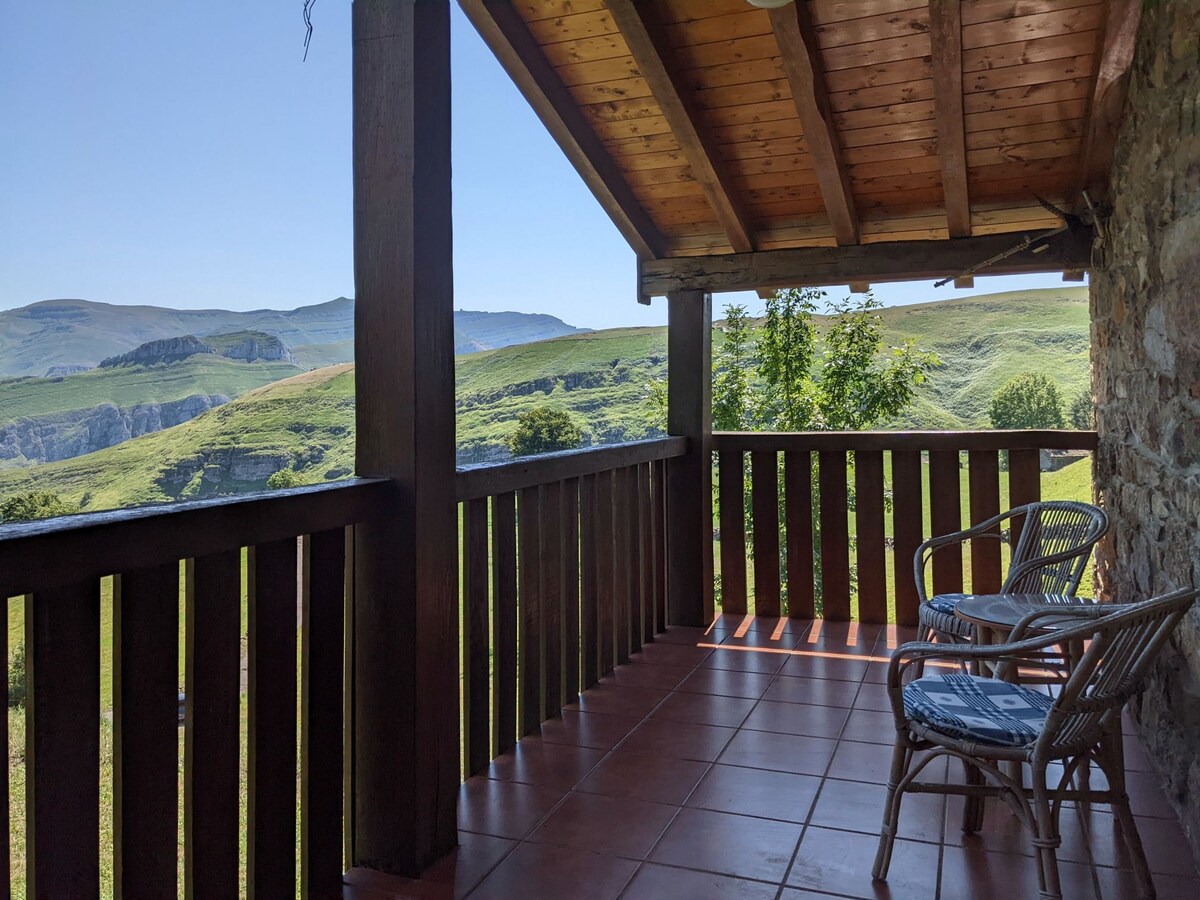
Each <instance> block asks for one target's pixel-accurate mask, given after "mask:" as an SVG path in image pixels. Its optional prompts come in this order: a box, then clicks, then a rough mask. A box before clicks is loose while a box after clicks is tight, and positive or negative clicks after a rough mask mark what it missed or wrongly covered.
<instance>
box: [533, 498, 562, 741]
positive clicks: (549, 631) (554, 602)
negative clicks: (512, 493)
mask: <svg viewBox="0 0 1200 900" xmlns="http://www.w3.org/2000/svg"><path fill="white" fill-rule="evenodd" d="M562 518H563V504H562V482H557V481H556V482H554V483H552V484H548V485H546V486H545V487H543V488H542V519H541V522H540V523H539V525H538V536H539V540H540V542H541V548H542V549H541V553H540V555H539V557H538V565H539V566H540V567H541V571H542V594H541V600H542V654H543V656H542V659H543V663H542V718H543V719H551V718H553V717H555V716H557V715H558V714H559V712H560V711H561V710H562V705H563V695H562V685H563V650H562V648H563V633H562V632H563V613H562V606H563V589H562V577H563V569H562V565H563V521H562Z"/></svg>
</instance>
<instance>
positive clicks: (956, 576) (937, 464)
mask: <svg viewBox="0 0 1200 900" xmlns="http://www.w3.org/2000/svg"><path fill="white" fill-rule="evenodd" d="M961 493H962V487H961V484H960V482H959V468H958V451H957V450H931V451H930V452H929V531H930V536H931V537H939V536H941V535H943V534H951V533H953V532H955V531H960V530H961V529H962V507H961V505H960V496H961ZM931 565H932V567H933V592H934V593H935V594H950V593H956V592H958V591H961V590H962V576H963V568H962V551H961V548H958V547H949V548H947V549H945V550H942V551H940V552H938V553H935V554H933V562H932V563H931Z"/></svg>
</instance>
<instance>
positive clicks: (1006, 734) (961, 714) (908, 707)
mask: <svg viewBox="0 0 1200 900" xmlns="http://www.w3.org/2000/svg"><path fill="white" fill-rule="evenodd" d="M1053 703H1054V701H1053V700H1051V699H1050V698H1049V697H1047V696H1046V695H1045V694H1040V693H1038V692H1037V691H1034V690H1031V689H1029V688H1027V687H1022V686H1021V685H1019V684H1009V683H1008V682H1006V681H995V680H993V679H991V678H981V677H980V676H978V675H951V674H944V675H926V676H925V677H924V678H918V679H917V680H916V681H913V682H911V683H909V684H908V685H906V686H905V688H904V710H905V713H906V714H907V716H908V717H909V718H910V719H912V720H914V721H917V722H920V723H922V724H924V725H927V726H928V727H930V728H932V729H934V730H936V731H940V732H941V733H942V734H947V735H950V736H951V737H955V738H959V739H962V740H971V741H979V742H980V743H984V744H995V745H998V746H1001V747H1023V746H1025V745H1026V744H1028V743H1031V742H1032V741H1034V740H1036V738H1037V736H1038V735H1039V734H1041V731H1042V726H1043V725H1044V724H1045V722H1046V714H1047V713H1048V712H1049V710H1050V707H1051V705H1052V704H1053Z"/></svg>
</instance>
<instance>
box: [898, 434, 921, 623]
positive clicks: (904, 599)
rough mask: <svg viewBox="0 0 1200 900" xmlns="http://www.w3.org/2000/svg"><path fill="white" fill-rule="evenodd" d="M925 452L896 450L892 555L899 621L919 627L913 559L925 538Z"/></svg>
mask: <svg viewBox="0 0 1200 900" xmlns="http://www.w3.org/2000/svg"><path fill="white" fill-rule="evenodd" d="M921 468H922V467H921V451H919V450H893V451H892V534H893V535H894V537H893V547H892V554H893V560H894V563H895V569H896V622H897V624H899V625H916V624H917V603H918V597H917V585H916V582H915V581H913V557H914V556H915V555H916V552H917V547H919V546H920V544H921V541H923V540H924V537H923V530H924V526H923V524H922V523H923V514H922V506H923V502H922V500H923V498H922V492H921Z"/></svg>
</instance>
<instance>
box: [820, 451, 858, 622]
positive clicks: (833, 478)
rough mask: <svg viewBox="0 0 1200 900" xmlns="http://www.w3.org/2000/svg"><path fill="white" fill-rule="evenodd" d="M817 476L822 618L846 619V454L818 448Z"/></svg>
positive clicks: (847, 554)
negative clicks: (819, 493)
mask: <svg viewBox="0 0 1200 900" xmlns="http://www.w3.org/2000/svg"><path fill="white" fill-rule="evenodd" d="M818 459H819V465H820V471H819V473H818V475H817V479H818V482H819V485H818V487H819V489H820V492H821V498H820V502H821V600H822V608H823V612H822V615H823V616H824V618H826V619H831V620H833V621H838V622H844V621H847V620H849V618H850V523H849V520H848V512H847V508H846V507H847V496H846V494H847V487H846V453H845V451H843V450H822V451H821V452H820V454H819V457H818Z"/></svg>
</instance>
